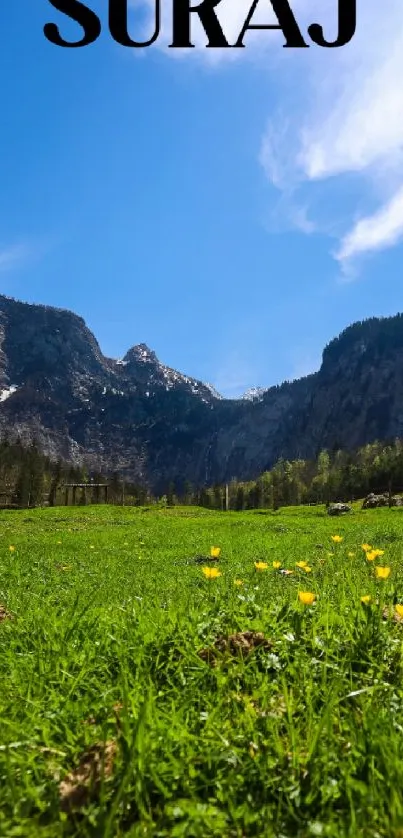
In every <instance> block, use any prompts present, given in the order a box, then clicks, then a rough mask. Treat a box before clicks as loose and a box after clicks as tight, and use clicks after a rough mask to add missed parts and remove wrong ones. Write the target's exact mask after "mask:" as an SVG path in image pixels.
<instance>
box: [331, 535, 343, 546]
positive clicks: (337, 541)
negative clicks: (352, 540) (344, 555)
mask: <svg viewBox="0 0 403 838" xmlns="http://www.w3.org/2000/svg"><path fill="white" fill-rule="evenodd" d="M330 538H331V539H332V541H334V543H335V544H340V542H341V541H343V536H342V535H331V536H330Z"/></svg>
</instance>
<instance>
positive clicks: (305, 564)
mask: <svg viewBox="0 0 403 838" xmlns="http://www.w3.org/2000/svg"><path fill="white" fill-rule="evenodd" d="M307 566H308V562H295V567H307Z"/></svg>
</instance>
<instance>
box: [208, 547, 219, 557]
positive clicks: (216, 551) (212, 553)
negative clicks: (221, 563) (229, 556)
mask: <svg viewBox="0 0 403 838" xmlns="http://www.w3.org/2000/svg"><path fill="white" fill-rule="evenodd" d="M220 553H221V547H210V556H211V558H212V559H218V558H219V556H220Z"/></svg>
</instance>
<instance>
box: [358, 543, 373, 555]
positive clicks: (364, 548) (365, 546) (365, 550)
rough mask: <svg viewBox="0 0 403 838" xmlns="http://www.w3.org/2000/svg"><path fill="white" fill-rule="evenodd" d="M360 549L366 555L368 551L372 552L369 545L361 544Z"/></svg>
mask: <svg viewBox="0 0 403 838" xmlns="http://www.w3.org/2000/svg"><path fill="white" fill-rule="evenodd" d="M361 547H362V549H363V550H364V552H365V553H368V550H372V547H371V545H370V544H361Z"/></svg>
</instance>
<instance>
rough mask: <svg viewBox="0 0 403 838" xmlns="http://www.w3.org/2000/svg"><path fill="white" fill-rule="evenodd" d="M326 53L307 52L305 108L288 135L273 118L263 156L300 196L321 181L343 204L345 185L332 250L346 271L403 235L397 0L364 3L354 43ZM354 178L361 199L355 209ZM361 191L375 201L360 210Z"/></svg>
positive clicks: (401, 17) (401, 41)
mask: <svg viewBox="0 0 403 838" xmlns="http://www.w3.org/2000/svg"><path fill="white" fill-rule="evenodd" d="M324 52H325V54H324V55H323V53H315V54H313V53H312V54H311V55H312V62H311V64H312V67H311V71H310V73H309V83H308V87H307V89H306V90H305V95H304V96H303V104H304V111H305V112H304V113H301V111H299V112H298V113H297V114H296V115H295V117H294V118H293V119H292V120H291V122H290V123H289V127H288V132H287V133H286V134H285V133H284V126H283V124H281V125H280V126H279V127H278V128H277V126H276V123H277V120H278V118H279V115H278V116H275V117H274V118H272V119H271V120H270V124H269V128H268V131H267V132H266V135H265V137H264V140H263V144H262V152H261V157H262V162H263V165H264V168H265V171H266V175H267V177H268V178H269V180H270V181H271V182H272V183H273V185H276V186H277V187H279V188H280V189H286V190H287V189H290V186H291V185H292V186H293V188H294V189H299V190H301V192H303V194H304V197H305V200H309V197H310V196H313V195H316V194H317V191H316V190H317V188H318V187H317V184H318V183H321V184H322V196H325V199H327V200H328V202H329V204H331V202H332V200H333V198H334V195H335V191H334V190H335V186H336V185H337V189H338V193H337V197H338V204H339V205H340V203H343V192H342V191H341V190H340V186H342V185H343V183H345V184H346V196H347V198H348V200H346V203H345V208H344V217H343V218H342V226H344V231H343V233H342V235H341V240H340V242H339V246H338V248H337V249H336V251H335V254H334V255H335V257H336V258H337V260H338V261H339V262H340V264H341V266H342V269H343V270H344V271H345V272H347V273H348V272H351V270H352V269H354V265H355V263H356V259H357V257H362V256H363V255H364V254H366V253H368V254H369V253H372V252H374V251H375V250H381V249H384V248H387V247H391V246H392V245H394V244H396V243H397V242H398V241H399V240H400V239H401V238H402V237H403V189H402V187H401V183H402V176H403V87H402V84H401V78H402V75H403V5H402V3H401V2H398V1H397V0H390V2H389V3H388V4H379V3H378V0H366V2H365V5H364V3H361V8H360V9H359V20H358V29H357V34H356V36H355V39H354V41H353V42H352V43H351V45H350V46H349V47H348V48H346V49H345V50H340V51H338V53H337V54H335V53H334V51H331V56H330V58H331V60H329V54H328V53H327V54H326V51H324ZM311 103H312V104H311ZM283 107H284V105H283ZM351 177H354V178H355V181H354V183H355V188H356V191H357V193H359V196H360V197H359V204H358V199H357V203H356V205H355V206H354V202H353V204H351ZM315 184H316V186H315ZM366 191H367V192H370V194H371V204H372V203H373V201H374V200H375V202H376V204H377V206H376V207H375V210H374V209H373V207H372V206H371V207H369V206H368V209H367V211H365V210H364V212H363V211H362V203H363V198H362V196H363V195H364V194H365V192H366ZM357 216H358V217H357Z"/></svg>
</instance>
